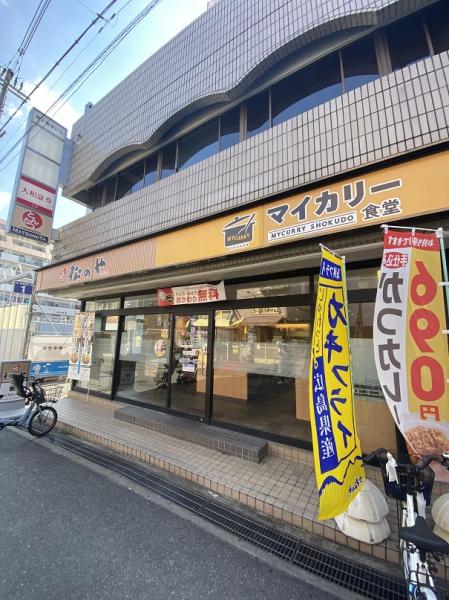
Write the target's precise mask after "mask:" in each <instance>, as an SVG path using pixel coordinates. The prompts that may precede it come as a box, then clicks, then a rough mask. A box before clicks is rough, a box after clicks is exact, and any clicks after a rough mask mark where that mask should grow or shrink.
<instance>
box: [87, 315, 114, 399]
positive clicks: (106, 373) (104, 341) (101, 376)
mask: <svg viewBox="0 0 449 600" xmlns="http://www.w3.org/2000/svg"><path fill="white" fill-rule="evenodd" d="M118 320H119V317H118V316H111V317H99V316H98V317H95V325H94V337H93V343H92V367H91V369H90V379H89V385H88V387H89V390H93V391H97V392H102V393H103V394H110V393H111V392H112V380H113V375H114V361H115V345H116V341H117V330H118ZM81 385H82V386H83V387H84V384H81Z"/></svg>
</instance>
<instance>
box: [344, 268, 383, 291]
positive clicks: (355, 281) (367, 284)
mask: <svg viewBox="0 0 449 600" xmlns="http://www.w3.org/2000/svg"><path fill="white" fill-rule="evenodd" d="M377 272H378V268H377V267H370V268H367V269H351V267H350V268H349V269H348V271H347V273H346V281H347V285H348V290H367V289H375V288H377Z"/></svg>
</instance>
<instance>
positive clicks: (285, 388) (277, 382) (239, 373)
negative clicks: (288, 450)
mask: <svg viewBox="0 0 449 600" xmlns="http://www.w3.org/2000/svg"><path fill="white" fill-rule="evenodd" d="M309 360H310V311H309V307H305V308H300V307H290V306H288V307H285V306H284V307H282V306H281V307H272V308H249V309H239V310H228V311H217V312H216V313H215V347H214V382H213V386H214V388H213V389H214V398H213V419H214V420H215V421H222V422H224V423H230V424H234V425H239V426H241V427H247V428H250V429H259V430H261V431H266V432H271V433H274V434H277V435H282V436H286V437H290V438H296V439H301V440H307V441H310V439H311V436H310V423H309V419H308V376H309Z"/></svg>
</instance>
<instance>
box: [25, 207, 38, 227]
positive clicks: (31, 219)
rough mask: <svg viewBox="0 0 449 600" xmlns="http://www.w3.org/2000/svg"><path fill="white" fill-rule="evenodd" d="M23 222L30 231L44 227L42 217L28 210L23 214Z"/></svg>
mask: <svg viewBox="0 0 449 600" xmlns="http://www.w3.org/2000/svg"><path fill="white" fill-rule="evenodd" d="M22 221H23V222H24V223H25V225H26V226H27V227H28V228H29V229H39V228H40V227H42V217H41V216H40V215H39V214H38V213H37V212H34V211H32V210H27V211H25V212H24V213H23V215H22Z"/></svg>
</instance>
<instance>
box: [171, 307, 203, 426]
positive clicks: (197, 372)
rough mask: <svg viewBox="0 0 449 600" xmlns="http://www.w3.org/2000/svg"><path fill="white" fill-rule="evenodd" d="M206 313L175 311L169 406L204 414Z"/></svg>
mask: <svg viewBox="0 0 449 600" xmlns="http://www.w3.org/2000/svg"><path fill="white" fill-rule="evenodd" d="M208 326H209V317H208V316H207V315H176V317H175V341H174V348H173V367H172V374H171V392H170V408H172V409H174V410H177V411H180V412H183V413H187V414H190V415H194V416H196V417H204V410H205V402H206V376H207V332H208Z"/></svg>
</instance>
